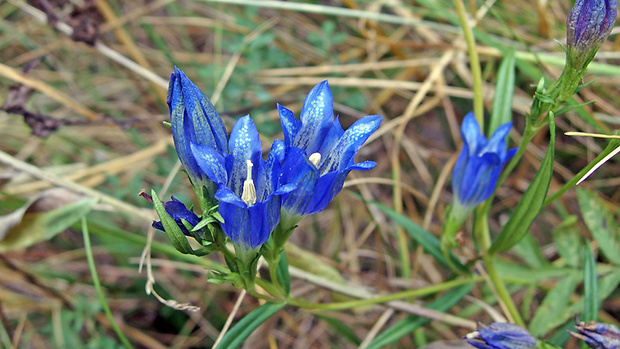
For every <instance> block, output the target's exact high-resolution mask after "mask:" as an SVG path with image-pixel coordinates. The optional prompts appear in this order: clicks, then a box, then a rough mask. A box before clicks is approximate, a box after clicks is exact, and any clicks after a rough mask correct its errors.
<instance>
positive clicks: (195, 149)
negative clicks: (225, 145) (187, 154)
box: [190, 143, 228, 185]
mask: <svg viewBox="0 0 620 349" xmlns="http://www.w3.org/2000/svg"><path fill="white" fill-rule="evenodd" d="M190 148H191V150H192V154H193V156H194V158H195V159H196V163H198V166H199V167H200V169H201V170H202V171H203V172H204V173H205V174H206V175H207V177H209V179H211V180H212V181H214V182H215V183H217V184H218V185H221V184H224V185H226V182H228V173H227V172H226V163H225V160H224V156H222V154H220V153H218V151H217V150H215V149H214V148H211V147H209V146H206V145H204V144H193V143H192V144H190Z"/></svg>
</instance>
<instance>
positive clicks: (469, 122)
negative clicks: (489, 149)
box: [461, 112, 487, 156]
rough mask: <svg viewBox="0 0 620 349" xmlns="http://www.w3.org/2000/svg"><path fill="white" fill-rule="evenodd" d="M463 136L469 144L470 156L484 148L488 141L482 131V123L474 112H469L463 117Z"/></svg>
mask: <svg viewBox="0 0 620 349" xmlns="http://www.w3.org/2000/svg"><path fill="white" fill-rule="evenodd" d="M461 137H462V138H463V143H465V144H467V148H468V150H469V155H470V156H473V155H474V154H477V153H478V152H479V149H481V148H483V147H484V146H485V145H486V143H487V140H486V139H485V138H484V136H483V135H482V132H481V131H480V125H479V124H478V121H477V120H476V117H475V116H474V113H472V112H469V113H467V115H465V118H464V119H463V124H462V125H461Z"/></svg>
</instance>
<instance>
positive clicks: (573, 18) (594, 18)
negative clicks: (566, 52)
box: [566, 0, 618, 52]
mask: <svg viewBox="0 0 620 349" xmlns="http://www.w3.org/2000/svg"><path fill="white" fill-rule="evenodd" d="M617 12H618V1H617V0H577V1H575V6H573V8H572V9H571V10H570V13H569V15H568V19H567V21H566V34H567V37H566V43H567V44H568V46H569V48H574V49H577V50H579V51H583V52H587V51H589V50H590V49H592V48H594V47H596V46H598V45H600V44H601V43H602V42H603V41H605V39H606V38H607V37H608V36H609V33H611V30H612V28H613V27H614V23H615V22H616V15H617Z"/></svg>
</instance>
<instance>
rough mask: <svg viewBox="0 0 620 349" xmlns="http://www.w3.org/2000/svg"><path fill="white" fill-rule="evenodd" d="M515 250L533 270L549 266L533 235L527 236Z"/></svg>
mask: <svg viewBox="0 0 620 349" xmlns="http://www.w3.org/2000/svg"><path fill="white" fill-rule="evenodd" d="M514 249H515V252H516V253H517V254H518V255H519V256H521V259H523V261H524V262H525V263H526V264H527V265H529V266H530V267H532V268H542V267H545V266H547V265H548V264H549V262H548V261H547V259H546V258H545V257H544V256H543V254H542V251H541V250H540V245H538V242H537V241H536V239H534V237H533V236H532V234H526V235H525V237H524V238H523V240H521V241H520V242H519V243H518V244H516V245H515V247H514Z"/></svg>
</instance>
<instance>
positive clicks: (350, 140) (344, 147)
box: [320, 115, 383, 174]
mask: <svg viewBox="0 0 620 349" xmlns="http://www.w3.org/2000/svg"><path fill="white" fill-rule="evenodd" d="M382 119H383V118H382V117H381V116H380V115H368V116H365V117H363V118H361V119H359V120H357V121H356V122H355V123H354V124H353V125H351V127H349V128H348V129H347V130H346V131H345V132H344V134H343V135H342V137H340V139H339V140H338V142H337V143H336V145H335V146H334V148H333V149H332V151H330V152H329V154H328V155H327V158H326V159H325V160H324V161H323V162H322V163H321V168H320V170H321V173H322V174H324V173H327V172H332V171H337V170H342V169H345V168H346V167H348V166H350V165H351V164H352V163H353V156H354V155H355V153H356V152H357V151H358V150H359V148H360V147H361V146H362V144H364V142H366V140H367V139H368V137H370V135H371V134H372V133H373V132H375V130H377V128H378V127H379V125H380V124H381V120H382Z"/></svg>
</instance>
